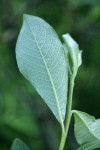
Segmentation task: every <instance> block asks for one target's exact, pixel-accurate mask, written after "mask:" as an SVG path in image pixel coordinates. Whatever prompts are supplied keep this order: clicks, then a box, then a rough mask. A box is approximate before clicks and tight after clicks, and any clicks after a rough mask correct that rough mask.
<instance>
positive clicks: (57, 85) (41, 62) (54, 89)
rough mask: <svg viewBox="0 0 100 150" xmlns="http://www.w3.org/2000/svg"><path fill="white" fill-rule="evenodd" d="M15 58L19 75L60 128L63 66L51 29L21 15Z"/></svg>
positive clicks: (65, 80)
mask: <svg viewBox="0 0 100 150" xmlns="http://www.w3.org/2000/svg"><path fill="white" fill-rule="evenodd" d="M16 58H17V63H18V67H19V70H20V72H21V73H22V74H23V76H25V77H26V78H27V79H28V80H29V81H30V82H31V84H32V85H33V86H34V87H35V88H36V90H37V92H38V93H39V94H40V95H41V97H42V98H43V99H44V101H45V102H46V104H47V105H48V106H49V107H50V109H51V111H52V112H53V114H54V115H55V117H56V118H57V119H58V121H59V122H60V123H61V124H62V123H63V121H64V118H65V111H66V102H67V100H66V99H67V84H68V78H67V66H66V62H65V57H64V52H63V46H62V44H61V42H60V40H59V38H58V36H57V34H56V33H55V31H54V30H53V28H52V27H51V26H50V25H49V24H48V23H46V22H45V21H44V20H43V19H41V18H39V17H35V16H29V15H24V19H23V26H22V29H21V32H20V35H19V37H18V41H17V45H16Z"/></svg>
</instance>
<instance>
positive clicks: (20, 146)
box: [10, 138, 29, 150]
mask: <svg viewBox="0 0 100 150" xmlns="http://www.w3.org/2000/svg"><path fill="white" fill-rule="evenodd" d="M10 150H29V148H28V147H27V145H26V144H25V143H24V142H23V141H22V140H20V139H17V138H16V139H15V140H14V142H13V144H12V147H11V149H10Z"/></svg>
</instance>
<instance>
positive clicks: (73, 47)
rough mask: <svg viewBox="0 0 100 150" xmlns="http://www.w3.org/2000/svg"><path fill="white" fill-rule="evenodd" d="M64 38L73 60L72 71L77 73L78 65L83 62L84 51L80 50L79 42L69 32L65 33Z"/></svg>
mask: <svg viewBox="0 0 100 150" xmlns="http://www.w3.org/2000/svg"><path fill="white" fill-rule="evenodd" d="M63 39H64V42H65V45H66V47H67V49H68V53H69V57H70V58H71V61H72V64H70V67H71V68H72V72H76V73H77V70H78V67H79V66H80V65H81V64H82V58H81V57H82V56H81V55H82V51H80V50H79V46H78V44H77V43H76V41H75V40H74V39H73V38H72V37H71V36H70V35H69V34H68V33H67V34H64V35H63ZM69 62H70V60H69ZM71 65H72V66H71Z"/></svg>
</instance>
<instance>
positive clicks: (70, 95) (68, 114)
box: [59, 74, 75, 150]
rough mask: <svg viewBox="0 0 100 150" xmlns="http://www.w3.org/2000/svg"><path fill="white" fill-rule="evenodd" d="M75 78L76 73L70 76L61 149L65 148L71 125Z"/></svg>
mask: <svg viewBox="0 0 100 150" xmlns="http://www.w3.org/2000/svg"><path fill="white" fill-rule="evenodd" d="M74 79H75V74H72V75H71V77H70V84H69V96H68V103H67V111H66V114H67V116H66V122H65V131H63V130H62V137H61V142H60V146H59V150H63V149H64V145H65V141H66V137H67V134H68V129H69V125H70V120H71V115H72V112H71V107H72V96H73V88H74Z"/></svg>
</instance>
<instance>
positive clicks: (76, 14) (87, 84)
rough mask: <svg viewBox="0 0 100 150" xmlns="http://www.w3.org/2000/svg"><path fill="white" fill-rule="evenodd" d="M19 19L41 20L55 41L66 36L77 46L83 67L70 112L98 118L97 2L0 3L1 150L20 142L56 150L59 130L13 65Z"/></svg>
mask: <svg viewBox="0 0 100 150" xmlns="http://www.w3.org/2000/svg"><path fill="white" fill-rule="evenodd" d="M5 10H6V11H5ZM23 13H28V14H32V15H36V16H39V17H42V18H43V19H44V20H46V21H47V22H49V23H50V24H51V25H52V26H53V27H54V28H55V30H56V31H57V33H58V35H59V37H61V35H62V34H64V33H67V32H68V33H70V34H71V35H72V37H73V38H74V39H75V40H76V41H77V42H78V43H79V46H80V48H81V49H82V51H83V53H82V57H83V64H82V66H81V67H80V70H79V72H78V75H77V78H76V80H75V91H74V97H73V108H74V109H77V110H82V111H84V112H87V113H89V114H92V115H94V116H96V118H99V117H100V92H99V91H100V75H99V74H100V71H99V70H100V0H84V1H82V0H77V1H74V0H68V1H66V0H65V1H62V0H34V1H33V0H28V1H27V0H21V1H18V0H13V1H10V0H1V1H0V149H1V150H8V149H9V148H10V146H11V142H12V140H13V139H14V138H15V137H19V138H21V139H22V140H23V141H27V144H28V145H29V146H30V148H31V149H32V148H33V147H34V149H35V150H39V149H40V148H41V150H47V149H48V150H55V149H56V148H57V147H58V143H59V134H60V132H59V125H58V124H56V119H55V118H54V117H53V115H52V113H50V111H49V109H47V106H46V105H45V103H43V102H42V101H41V98H40V97H39V95H38V94H37V93H36V91H35V90H34V88H33V87H32V86H31V84H29V83H28V82H27V80H25V79H24V78H23V77H22V76H21V74H20V73H19V70H18V67H17V65H16V59H15V43H16V39H17V36H18V33H19V30H20V28H21V24H22V15H23ZM27 124H28V125H27ZM29 124H31V125H29ZM70 129H71V130H70V131H69V136H68V138H67V142H66V145H65V149H68V150H74V149H76V148H77V142H76V140H75V138H74V135H73V134H74V133H73V132H72V131H73V126H72V125H71V126H70ZM69 144H70V145H69Z"/></svg>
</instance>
